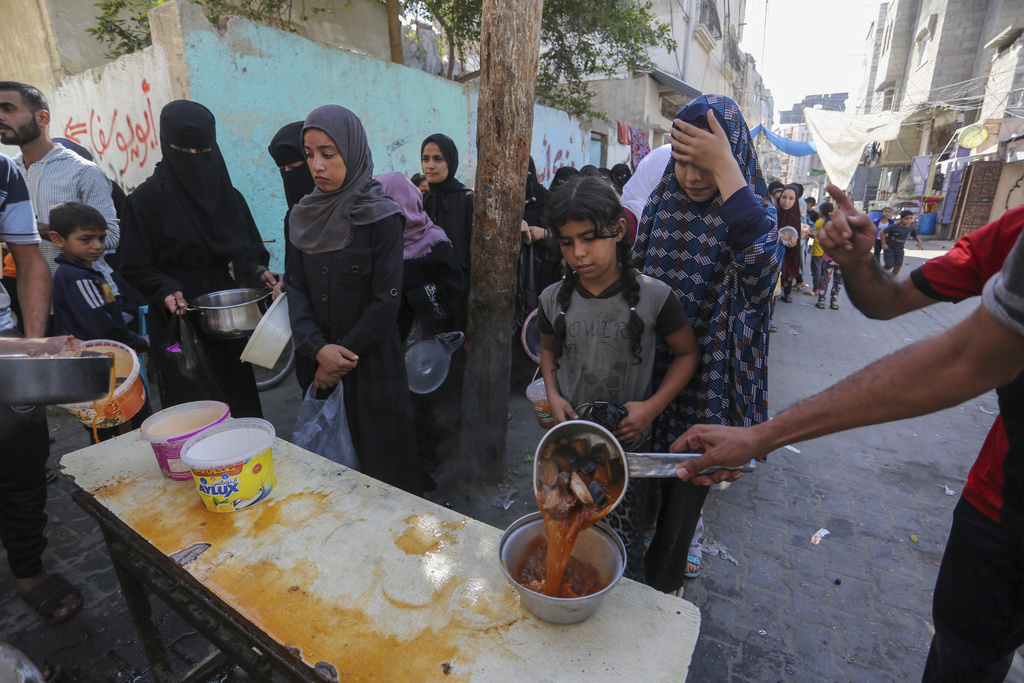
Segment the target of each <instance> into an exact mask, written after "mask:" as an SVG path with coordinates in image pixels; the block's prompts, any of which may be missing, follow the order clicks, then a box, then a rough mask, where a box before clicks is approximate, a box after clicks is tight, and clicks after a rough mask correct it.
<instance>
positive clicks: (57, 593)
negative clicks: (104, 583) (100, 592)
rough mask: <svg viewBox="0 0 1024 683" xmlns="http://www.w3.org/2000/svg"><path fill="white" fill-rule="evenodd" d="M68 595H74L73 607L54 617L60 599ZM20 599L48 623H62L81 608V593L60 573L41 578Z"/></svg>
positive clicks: (59, 604) (59, 605)
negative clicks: (60, 615) (65, 612)
mask: <svg viewBox="0 0 1024 683" xmlns="http://www.w3.org/2000/svg"><path fill="white" fill-rule="evenodd" d="M68 595H74V596H75V598H76V600H77V602H76V604H75V606H74V607H72V608H71V609H70V611H68V613H67V614H65V615H64V616H62V617H54V616H53V613H54V612H56V611H57V610H58V609H59V608H60V607H61V606H62V605H61V601H62V600H63V599H64V598H65V597H67V596H68ZM21 599H22V600H24V601H25V602H27V603H28V604H29V606H30V607H31V608H32V609H34V610H35V611H36V612H37V613H38V614H39V616H41V617H42V618H43V619H44V620H45V621H46V623H48V624H51V625H53V624H63V623H64V622H65V621H68V620H69V619H71V617H73V616H75V615H76V614H78V613H79V612H80V611H81V610H82V603H83V601H82V594H81V593H80V592H79V591H78V589H77V588H75V587H74V586H72V585H71V584H70V583H68V582H67V581H66V580H65V579H64V577H63V576H61V575H60V574H50V575H49V576H47V577H46V578H45V579H43V580H42V581H41V582H39V584H37V585H36V587H35V588H33V589H32V590H30V591H29V592H28V593H24V594H23V595H22V596H21Z"/></svg>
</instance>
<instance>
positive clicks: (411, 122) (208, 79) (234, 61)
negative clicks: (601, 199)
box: [183, 19, 587, 268]
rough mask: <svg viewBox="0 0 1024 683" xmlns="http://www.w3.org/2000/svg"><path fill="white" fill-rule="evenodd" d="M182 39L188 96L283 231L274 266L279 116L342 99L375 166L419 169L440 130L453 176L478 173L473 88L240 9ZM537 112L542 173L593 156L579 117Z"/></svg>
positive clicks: (286, 118) (260, 213) (255, 203)
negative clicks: (361, 129) (451, 149)
mask: <svg viewBox="0 0 1024 683" xmlns="http://www.w3.org/2000/svg"><path fill="white" fill-rule="evenodd" d="M183 44H184V57H185V64H186V68H187V70H188V74H187V75H188V81H189V86H190V89H191V98H192V99H193V100H195V101H196V102H201V103H202V104H204V105H206V106H207V107H209V108H210V110H211V111H213V113H214V114H215V115H216V117H217V140H218V143H219V144H220V147H221V150H222V151H223V153H224V158H225V160H226V162H227V165H228V170H229V171H230V173H231V179H232V182H233V183H234V185H235V187H237V188H238V189H239V190H240V191H241V193H242V194H243V195H244V196H245V198H246V200H247V201H248V203H249V208H250V209H251V210H252V213H253V216H254V217H255V219H256V224H257V225H258V226H259V228H260V232H261V233H262V234H263V236H264V238H268V239H276V240H277V241H276V242H274V243H270V244H268V245H267V247H268V249H270V251H271V254H272V256H273V266H274V267H276V268H281V267H282V266H283V259H284V242H283V238H284V236H283V232H282V219H283V217H284V213H285V208H286V207H285V199H284V191H283V189H282V187H281V177H280V174H279V172H278V170H277V167H276V166H275V165H274V163H273V160H272V159H271V158H270V155H269V154H268V153H267V145H268V144H269V143H270V140H271V138H272V137H273V135H274V133H276V132H277V130H278V129H279V128H280V127H281V126H282V125H284V124H286V123H288V122H290V121H298V120H301V119H303V118H305V116H306V114H308V113H309V112H310V111H311V110H312V109H314V108H316V107H318V106H320V105H322V104H340V105H342V106H345V107H347V108H349V109H351V110H352V111H353V112H355V113H356V114H357V115H358V116H359V117H360V119H362V121H363V125H364V126H365V127H366V132H367V137H368V138H369V142H370V148H371V150H372V152H373V160H374V171H375V173H384V172H386V171H401V172H404V173H406V174H407V175H412V174H413V173H416V172H417V171H419V169H420V164H419V153H420V143H421V142H422V141H423V138H425V137H427V136H428V135H430V134H431V133H436V132H441V133H445V134H446V135H448V136H450V137H451V138H452V139H453V140H454V141H455V143H456V145H457V146H458V148H459V152H460V163H459V170H458V172H457V174H456V176H457V177H458V178H459V179H460V180H462V181H463V182H465V183H466V184H468V185H472V184H473V182H474V178H475V173H476V144H475V141H476V104H477V92H476V90H475V89H473V88H469V87H465V86H462V85H459V84H457V83H454V82H452V81H449V80H446V79H443V78H438V77H436V76H431V75H429V74H426V73H424V72H422V71H418V70H416V69H412V68H408V67H405V66H401V65H395V64H391V63H389V62H383V61H380V60H376V59H372V58H370V57H364V56H361V55H357V54H354V53H350V52H345V51H343V50H339V49H336V48H331V47H328V46H326V45H323V44H321V43H316V42H313V41H310V40H307V39H305V38H302V37H300V36H297V35H294V34H290V33H286V32H283V31H279V30H277V29H272V28H268V27H265V26H262V25H260V24H255V23H252V22H249V21H245V20H241V19H233V20H231V21H230V22H229V23H228V28H227V31H226V32H225V33H223V34H221V33H218V32H217V31H216V30H215V29H214V28H213V27H212V25H211V26H209V27H206V26H201V27H198V28H195V29H190V30H188V31H187V32H186V33H185V34H184V35H183ZM534 119H535V123H534V139H533V146H532V151H533V154H534V158H535V159H536V161H537V164H538V167H539V168H541V169H542V170H541V174H542V178H544V177H549V176H550V172H551V171H552V170H553V168H557V167H558V166H561V165H566V164H569V165H575V166H582V165H584V164H585V163H587V161H586V160H587V156H586V155H587V150H586V147H585V146H584V145H583V140H582V138H583V134H582V133H581V130H580V126H579V123H578V122H576V121H575V120H574V119H571V118H570V117H569V116H568V115H567V114H565V113H564V112H560V111H557V110H554V109H549V108H547V107H536V108H535V114H534ZM559 152H561V153H562V156H561V157H559V161H558V163H557V165H554V166H553V168H552V164H553V162H554V159H555V157H556V155H557V154H558V153H559ZM549 158H550V159H551V160H552V162H551V163H548V159H549ZM542 160H543V161H542ZM545 164H546V165H545Z"/></svg>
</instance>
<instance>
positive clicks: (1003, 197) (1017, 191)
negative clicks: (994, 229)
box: [988, 161, 1024, 222]
mask: <svg viewBox="0 0 1024 683" xmlns="http://www.w3.org/2000/svg"><path fill="white" fill-rule="evenodd" d="M1018 206H1024V161H1017V162H1014V163H1012V164H1003V168H1002V171H1001V172H1000V174H999V184H998V185H997V186H996V194H995V197H994V198H993V199H992V213H991V214H989V217H988V220H989V221H990V222H991V221H994V220H996V219H998V218H999V217H1000V216H1002V215H1003V214H1004V213H1006V212H1007V210H1009V209H1015V208H1017V207H1018Z"/></svg>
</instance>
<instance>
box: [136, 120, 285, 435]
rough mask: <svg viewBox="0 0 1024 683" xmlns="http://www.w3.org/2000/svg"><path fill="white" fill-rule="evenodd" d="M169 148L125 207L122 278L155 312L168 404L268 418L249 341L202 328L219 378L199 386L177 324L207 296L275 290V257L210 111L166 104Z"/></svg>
mask: <svg viewBox="0 0 1024 683" xmlns="http://www.w3.org/2000/svg"><path fill="white" fill-rule="evenodd" d="M160 149H161V151H162V152H163V160H162V161H160V162H159V163H158V164H157V165H156V168H155V169H154V171H153V175H151V176H150V177H149V178H147V179H146V181H145V182H143V183H142V185H139V186H138V187H137V188H135V190H134V191H133V192H132V193H131V195H129V197H128V200H127V201H126V202H125V209H124V215H123V216H122V221H121V235H122V236H121V247H120V249H121V271H122V275H124V277H125V279H126V280H128V282H129V283H130V284H131V285H132V286H134V287H135V288H136V289H138V290H139V291H140V292H142V295H143V296H144V297H145V298H146V300H147V301H148V303H149V314H148V316H147V322H148V324H149V334H150V339H151V342H152V348H153V351H152V356H153V360H154V363H153V364H154V366H155V369H156V374H157V378H158V384H159V387H160V400H161V404H162V405H163V407H164V408H167V407H170V406H172V405H177V404H179V403H185V402H188V401H197V400H204V399H216V400H223V401H226V402H227V403H228V405H230V406H231V415H232V416H234V417H262V409H261V407H260V400H259V393H258V391H257V389H256V380H255V378H254V376H253V373H252V366H250V365H247V364H244V363H242V361H241V360H239V356H240V355H241V352H242V350H243V348H244V347H245V343H246V340H245V339H241V340H224V339H215V338H212V337H209V336H207V335H206V334H204V333H203V332H202V331H201V330H199V329H198V320H192V322H193V323H195V324H194V327H196V334H197V337H198V338H199V339H200V342H201V344H202V346H203V348H204V350H205V351H206V353H207V355H208V356H209V359H210V364H211V366H212V367H213V370H214V372H213V376H212V377H209V378H204V380H203V381H200V382H197V381H196V380H194V379H192V378H189V377H186V376H184V375H182V374H181V371H180V370H179V369H178V368H179V367H180V364H179V360H180V356H181V354H180V352H177V351H175V350H174V349H175V348H176V347H175V342H176V341H177V339H175V338H174V335H175V329H176V327H177V325H172V324H171V323H172V318H171V316H172V311H176V312H178V313H179V314H182V315H191V314H186V313H185V312H184V311H183V310H182V307H183V305H184V304H185V303H186V302H188V301H191V300H193V299H195V297H197V296H200V295H202V294H209V293H211V292H216V291H222V290H225V289H237V288H239V287H263V286H264V285H266V284H268V283H269V281H272V280H273V279H274V278H273V276H272V275H270V273H269V272H268V269H267V265H268V263H269V261H270V254H268V253H267V250H266V248H265V247H264V246H263V241H262V238H261V236H260V233H259V230H258V229H257V228H256V223H255V222H254V221H253V218H252V214H251V213H250V212H249V206H248V204H246V202H245V198H244V197H242V195H241V193H240V192H238V190H236V189H235V188H234V186H232V184H231V177H230V175H229V174H228V169H227V165H226V164H225V163H224V157H223V156H222V155H221V152H220V148H219V147H218V146H217V133H216V121H215V119H214V116H213V113H212V112H210V110H209V109H207V108H206V107H204V106H203V105H201V104H199V103H197V102H190V101H187V100H177V101H174V102H171V103H170V104H168V105H166V106H165V107H164V108H163V110H162V111H161V112H160ZM168 347H170V349H168Z"/></svg>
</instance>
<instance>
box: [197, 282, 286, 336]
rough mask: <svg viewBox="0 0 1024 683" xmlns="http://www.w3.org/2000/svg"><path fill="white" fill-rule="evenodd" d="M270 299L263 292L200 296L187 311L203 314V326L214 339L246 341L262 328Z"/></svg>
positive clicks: (240, 291)
mask: <svg viewBox="0 0 1024 683" xmlns="http://www.w3.org/2000/svg"><path fill="white" fill-rule="evenodd" d="M269 298H270V292H268V291H265V290H262V289H225V290H224V291H221V292H211V293H209V294H203V295H201V296H197V297H196V298H195V299H193V300H192V304H191V305H190V306H189V307H188V309H187V310H189V311H199V313H200V315H201V316H202V317H201V318H200V321H199V326H200V328H202V330H203V332H205V333H206V334H208V335H210V336H211V337H216V338H217V339H243V338H245V337H248V336H249V335H250V334H252V332H253V330H255V329H256V326H257V325H259V324H260V320H261V319H262V318H263V313H264V312H265V311H266V310H267V299H269Z"/></svg>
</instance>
